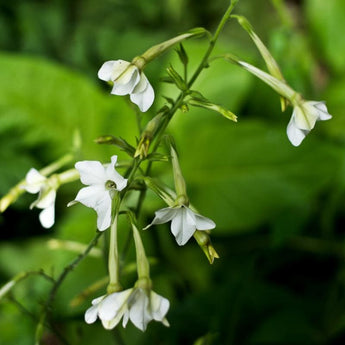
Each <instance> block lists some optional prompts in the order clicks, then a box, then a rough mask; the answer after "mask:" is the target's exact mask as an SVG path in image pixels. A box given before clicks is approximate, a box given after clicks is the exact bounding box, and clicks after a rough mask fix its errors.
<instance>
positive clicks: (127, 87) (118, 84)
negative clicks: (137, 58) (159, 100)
mask: <svg viewBox="0 0 345 345" xmlns="http://www.w3.org/2000/svg"><path fill="white" fill-rule="evenodd" d="M98 78H99V79H101V80H104V81H112V82H113V83H114V86H113V89H112V90H111V93H112V94H114V95H119V96H123V95H130V99H131V101H132V102H133V103H135V104H136V105H137V106H138V107H139V108H140V110H141V111H142V112H145V111H147V110H148V109H149V108H150V107H151V105H152V103H153V100H154V98H155V94H154V91H153V88H152V86H151V84H150V82H149V81H148V79H147V78H146V76H145V74H144V73H143V72H142V71H141V70H139V68H138V67H137V66H135V65H134V64H132V63H130V62H128V61H124V60H111V61H106V62H105V63H104V64H103V65H102V67H101V68H100V70H99V71H98Z"/></svg>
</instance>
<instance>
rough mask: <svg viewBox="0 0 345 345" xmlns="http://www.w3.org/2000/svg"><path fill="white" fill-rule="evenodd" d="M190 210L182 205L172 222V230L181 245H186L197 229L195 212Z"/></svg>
mask: <svg viewBox="0 0 345 345" xmlns="http://www.w3.org/2000/svg"><path fill="white" fill-rule="evenodd" d="M188 211H190V210H189V209H188V208H186V207H184V206H182V207H181V208H180V209H178V212H177V213H176V215H175V217H174V218H173V220H172V222H171V232H172V233H173V235H174V236H175V238H176V242H177V244H178V245H180V246H183V245H185V244H186V243H187V241H188V240H189V239H190V238H191V237H192V236H193V234H194V232H195V230H196V227H195V217H194V213H193V212H192V211H190V212H188Z"/></svg>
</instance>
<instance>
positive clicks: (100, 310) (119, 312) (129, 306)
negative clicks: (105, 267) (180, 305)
mask: <svg viewBox="0 0 345 345" xmlns="http://www.w3.org/2000/svg"><path fill="white" fill-rule="evenodd" d="M169 306H170V303H169V301H168V300H167V299H166V298H164V297H162V296H160V295H158V294H157V293H155V292H154V291H152V290H146V289H142V288H131V289H127V290H124V291H121V292H114V293H112V294H110V295H108V296H101V297H99V298H96V299H95V300H93V301H92V307H91V308H89V309H88V310H87V311H86V313H85V321H86V322H87V323H93V322H95V321H96V319H97V317H98V318H99V319H100V320H101V321H102V324H103V327H104V328H106V329H113V328H114V327H116V326H117V325H118V323H119V322H120V320H121V318H122V317H123V320H122V326H123V327H126V325H127V323H128V320H131V321H132V323H133V324H134V325H135V326H136V327H137V328H139V329H140V330H141V331H145V330H146V327H147V324H148V323H149V322H150V321H152V320H155V321H159V322H162V323H163V324H164V325H165V326H169V323H168V321H167V319H166V318H165V316H166V314H167V312H168V310H169Z"/></svg>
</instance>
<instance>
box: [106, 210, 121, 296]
mask: <svg viewBox="0 0 345 345" xmlns="http://www.w3.org/2000/svg"><path fill="white" fill-rule="evenodd" d="M116 211H118V210H116ZM117 219H118V214H117V213H116V214H115V217H114V220H113V222H112V224H111V228H110V243H109V259H108V271H109V285H108V288H107V292H108V293H112V292H116V291H120V290H121V285H120V280H119V278H120V276H119V253H118V246H117Z"/></svg>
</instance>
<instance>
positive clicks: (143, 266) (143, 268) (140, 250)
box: [132, 223, 150, 280]
mask: <svg viewBox="0 0 345 345" xmlns="http://www.w3.org/2000/svg"><path fill="white" fill-rule="evenodd" d="M132 229H133V238H134V243H135V250H136V255H137V271H138V278H139V280H141V279H149V278H150V265H149V261H148V260H147V257H146V254H145V248H144V245H143V242H142V240H141V237H140V234H139V231H138V229H137V227H136V226H135V225H134V224H133V223H132Z"/></svg>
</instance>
